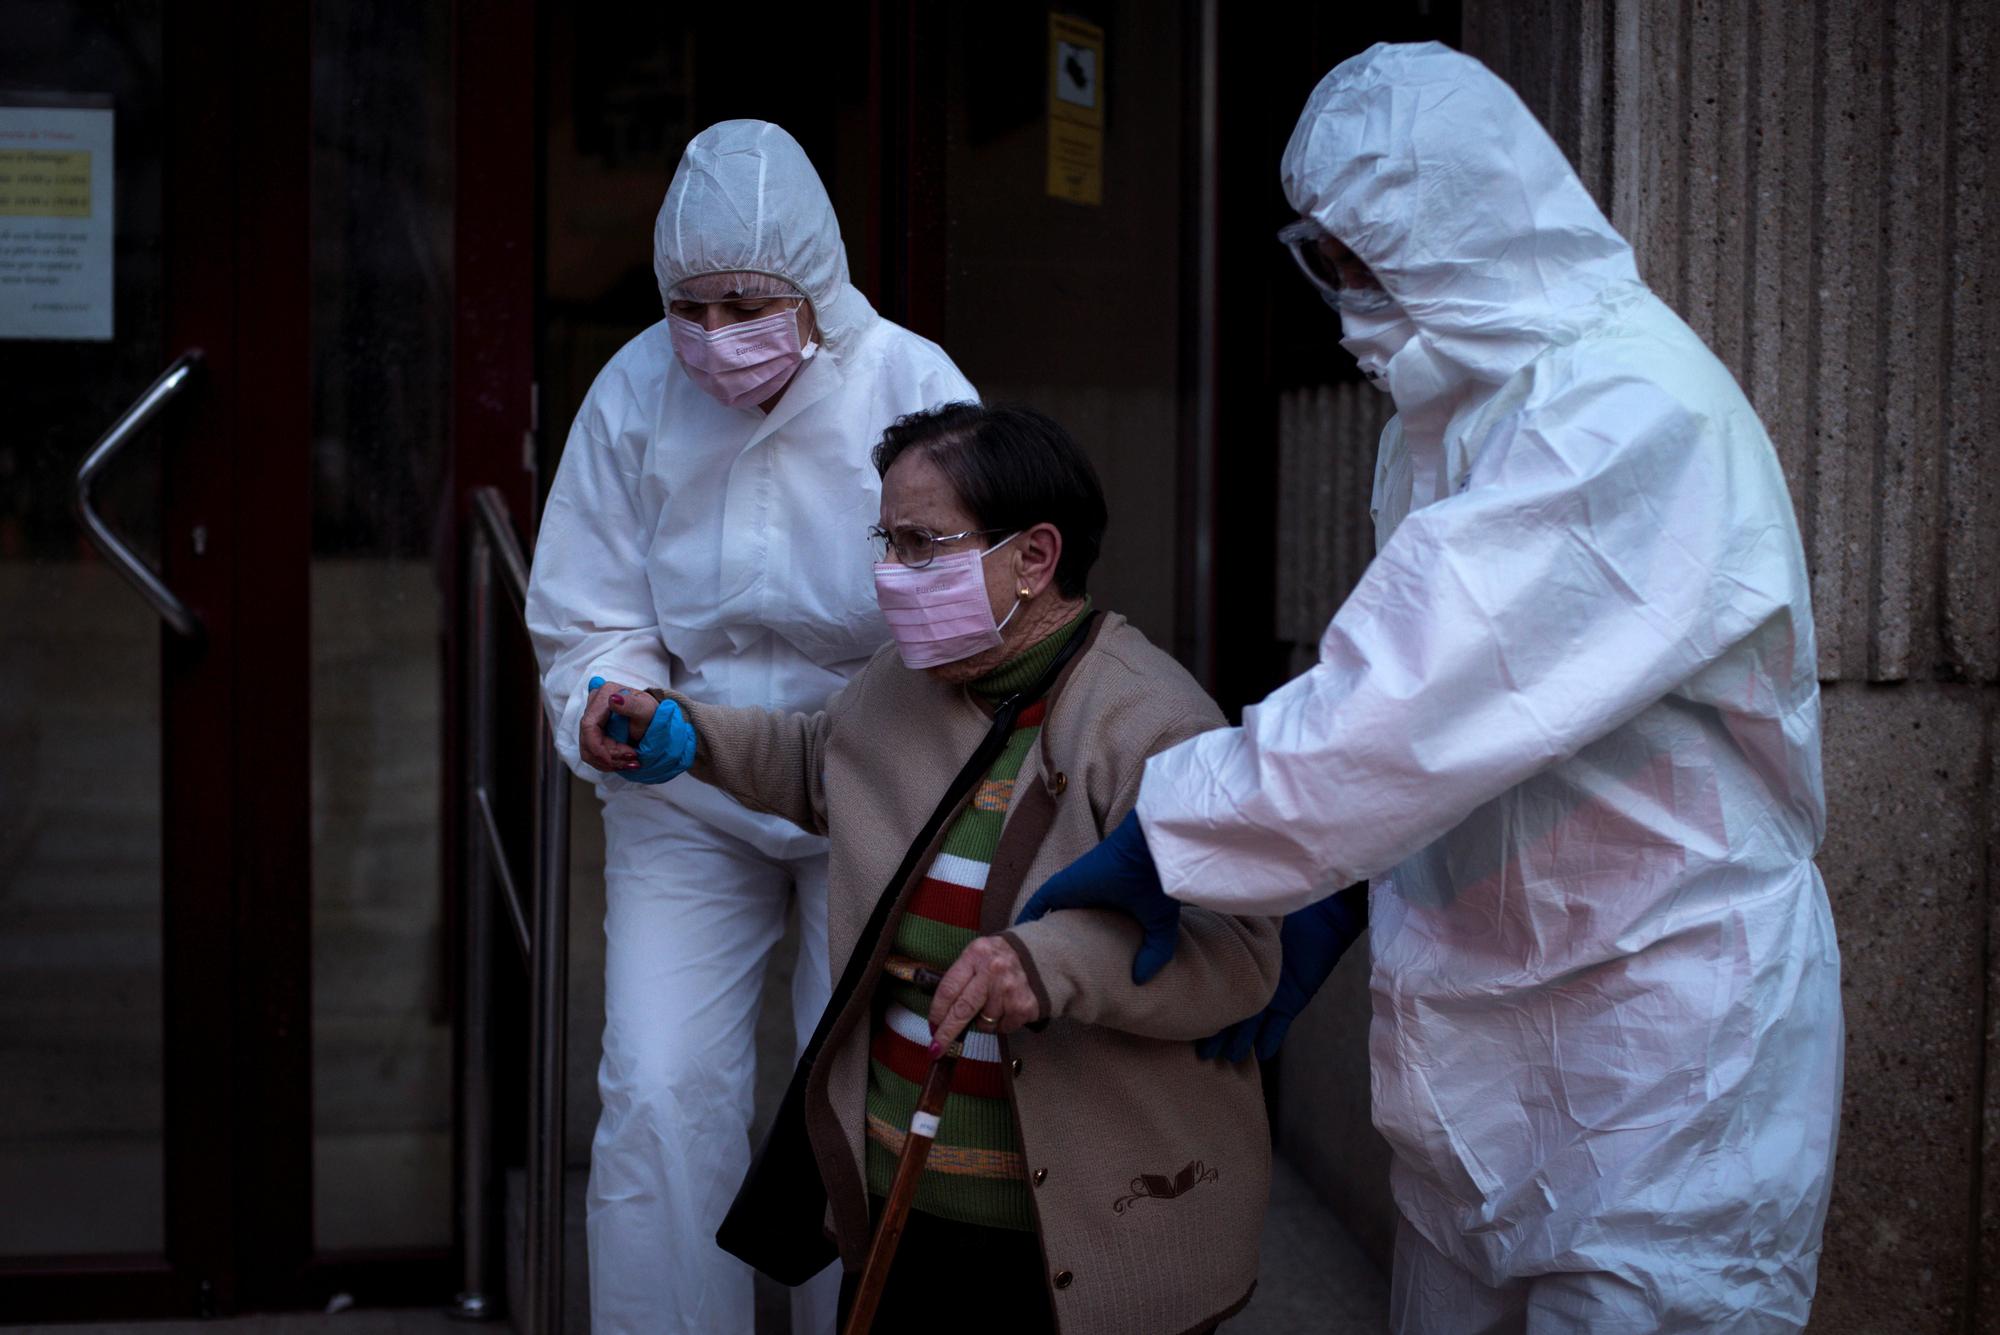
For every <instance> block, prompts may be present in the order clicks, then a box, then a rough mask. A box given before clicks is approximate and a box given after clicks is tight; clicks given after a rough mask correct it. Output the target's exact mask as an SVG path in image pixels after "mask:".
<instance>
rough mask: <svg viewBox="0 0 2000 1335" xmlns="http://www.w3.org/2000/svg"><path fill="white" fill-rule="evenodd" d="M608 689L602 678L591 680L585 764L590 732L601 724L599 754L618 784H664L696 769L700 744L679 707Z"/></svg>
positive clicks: (647, 695)
mask: <svg viewBox="0 0 2000 1335" xmlns="http://www.w3.org/2000/svg"><path fill="white" fill-rule="evenodd" d="M605 686H606V683H605V680H604V678H602V677H592V678H591V679H590V692H591V696H590V707H589V708H588V709H586V710H585V711H584V717H583V725H582V726H583V729H584V733H585V741H584V743H583V750H584V751H585V752H586V758H588V755H587V753H588V752H589V751H590V750H592V749H593V747H592V744H591V742H590V740H589V738H590V732H591V730H592V728H593V727H594V726H598V725H599V723H600V721H602V725H601V733H600V740H599V741H598V742H597V744H596V747H595V749H597V750H600V751H603V752H604V753H605V754H606V756H607V758H608V759H609V760H610V761H611V763H612V765H614V766H615V767H616V769H617V773H618V775H619V777H620V778H625V779H630V780H631V781H632V782H634V783H665V782H666V781H667V780H669V779H672V778H675V777H677V776H679V775H681V774H685V773H686V772H687V770H688V767H689V766H690V765H692V764H694V757H695V749H696V738H695V731H694V725H693V724H691V723H689V722H688V720H687V716H686V715H685V714H683V713H682V712H681V707H680V706H679V705H677V704H675V703H674V702H673V701H672V700H668V699H664V698H662V697H660V696H655V695H653V694H651V693H650V692H647V691H635V690H632V689H631V688H630V687H620V686H617V685H616V684H613V685H612V688H611V689H610V690H606V689H605Z"/></svg>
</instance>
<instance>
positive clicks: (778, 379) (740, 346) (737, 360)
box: [667, 309, 819, 408]
mask: <svg viewBox="0 0 2000 1335" xmlns="http://www.w3.org/2000/svg"><path fill="white" fill-rule="evenodd" d="M667 329H668V332H669V333H670V334H671V336H672V338H673V343H674V355H675V356H676V357H678V358H680V361H681V365H682V366H683V367H684V368H686V370H687V373H688V378H689V379H691V380H693V381H694V383H695V384H696V385H698V386H700V387H701V389H702V392H704V393H705V394H707V395H708V396H709V397H710V398H712V399H714V400H716V401H717V402H718V403H721V404H722V405H724V406H725V407H729V408H741V407H743V406H744V405H746V404H753V403H762V402H763V401H764V400H765V399H768V398H770V397H771V396H772V395H773V394H775V393H777V392H778V390H779V389H781V388H783V386H784V384H785V382H786V381H787V380H789V379H791V376H792V373H793V372H795V371H797V370H798V369H799V367H800V366H801V365H803V364H804V363H805V362H806V361H807V360H808V359H809V358H810V357H812V355H813V354H814V353H815V352H817V351H818V350H819V345H818V344H817V343H812V344H808V345H806V346H804V347H801V346H800V345H799V316H798V311H797V310H795V309H786V310H781V311H778V312H776V313H775V314H772V315H762V316H759V317H758V318H756V319H754V320H745V321H743V322H742V323H741V324H731V325H724V326H723V327H722V328H720V329H715V330H709V329H703V328H702V327H701V326H700V325H698V324H696V323H695V322H694V321H693V320H690V319H688V318H686V317H685V316H681V315H669V316H667Z"/></svg>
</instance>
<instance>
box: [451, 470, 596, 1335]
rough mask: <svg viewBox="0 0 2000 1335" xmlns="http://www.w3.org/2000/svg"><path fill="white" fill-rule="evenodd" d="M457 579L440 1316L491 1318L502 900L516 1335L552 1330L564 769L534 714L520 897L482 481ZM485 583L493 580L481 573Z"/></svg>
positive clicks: (495, 500) (559, 1207) (501, 566)
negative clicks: (520, 1251)
mask: <svg viewBox="0 0 2000 1335" xmlns="http://www.w3.org/2000/svg"><path fill="white" fill-rule="evenodd" d="M472 512H473V517H474V522H473V524H472V525H471V537H470V540H469V562H470V568H471V569H470V574H471V578H470V579H469V580H468V581H467V594H466V608H465V616H466V645H467V653H466V659H465V661H466V670H467V676H468V678H469V680H468V681H467V683H466V687H467V689H466V690H465V691H464V692H463V694H462V698H463V699H464V701H465V702H466V706H467V709H468V714H467V718H466V730H465V737H466V742H467V752H468V754H467V757H466V761H467V763H466V766H465V792H464V795H463V796H464V826H465V831H464V837H465V894H464V899H463V903H464V906H465V968H464V971H463V972H464V996H463V1005H462V1007H461V1009H460V1017H461V1022H460V1032H461V1040H460V1041H461V1043H462V1045H463V1046H462V1049H461V1054H460V1062H461V1076H460V1090H461V1098H462V1106H463V1114H462V1123H461V1127H460V1136H459V1228H460V1233H461V1236H462V1237H463V1239H464V1278H463V1283H464V1288H463V1290H462V1291H461V1292H460V1293H459V1295H458V1297H457V1299H456V1300H454V1302H453V1303H452V1308H451V1311H452V1315H454V1316H458V1317H463V1318H466V1319H468V1320H492V1319H494V1318H497V1317H499V1316H500V1315H501V1306H502V1305H501V1303H500V1301H499V1295H500V1293H501V1288H502V1285H501V1277H500V1275H499V1273H498V1271H497V1265H498V1262H499V1258H500V1255H501V1250H502V1246H503V1245H504V1244H503V1241H502V1240H503V1238H504V1222H503V1219H502V1198H501V1191H500V1181H499V1160H498V1158H497V1157H496V1155H495V1153H494V1150H495V1145H494V1138H493V1094H494V1064H495V1052H494V1040H495V1038H496V1034H495V1032H494V1028H493V1014H492V1012H493V981H494V980H493V955H494V950H493V936H494V930H495V924H494V917H495V914H494V900H495V899H496V898H497V899H499V901H500V902H501V903H502V904H504V905H505V907H506V909H507V914H508V918H509V919H510V924H511V926H512V927H513V935H514V939H515V943H516V944H517V945H518V946H519V947H520V948H521V953H522V956H523V959H524V961H525V963H526V965H527V969H528V1016H529V1037H528V1070H529V1076H528V1154H527V1159H528V1169H527V1211H526V1213H527V1229H526V1246H525V1248H524V1250H525V1252H526V1257H525V1261H526V1264H525V1266H524V1270H525V1274H526V1282H525V1285H524V1289H525V1292H524V1293H523V1294H522V1295H521V1302H520V1304H519V1315H520V1317H521V1321H520V1323H519V1324H520V1328H521V1331H522V1335H556V1332H558V1331H560V1330H561V1329H562V1308H563V1139H564V1137H563V1112H564V1104H563V1098H564V1092H565V1090H564V1079H563V1076H564V1061H565V1059H566V1057H565V1048H566V1045H567V1041H568V1032H567V1024H568V1009H569V1008H568V984H569V771H568V770H567V769H566V768H565V767H564V765H563V763H562V761H561V760H560V759H559V758H558V757H557V755H556V753H555V745H554V735H553V734H552V733H551V731H550V729H549V721H548V717H547V715H546V714H545V713H544V712H543V711H542V710H540V709H537V710H536V711H535V714H536V717H537V720H538V722H537V728H536V733H537V736H536V742H537V745H536V761H535V789H536V801H535V828H534V855H533V864H534V865H533V866H532V868H531V869H530V871H531V881H530V885H529V894H530V899H529V902H527V903H525V904H524V903H523V902H522V897H521V893H520V888H519V881H518V879H517V878H516V876H515V875H514V871H513V868H512V867H511V866H510V865H509V863H508V861H507V851H506V849H505V847H504V846H503V844H502V842H501V839H500V827H499V823H498V822H497V820H496V819H495V818H494V811H493V791H494V776H493V725H494V706H495V704H496V696H497V682H498V677H499V673H498V657H497V656H498V644H497V639H498V636H497V633H496V628H495V624H494V623H495V617H494V615H493V611H494V605H495V602H496V599H495V597H494V594H495V591H496V586H497V589H498V591H500V592H504V593H505V594H506V595H507V600H508V603H509V604H510V605H511V606H512V608H513V611H514V622H515V624H516V625H517V626H520V627H522V628H523V629H525V627H526V619H525V615H524V609H525V607H526V604H527V597H528V558H527V556H526V554H525V553H524V552H523V551H522V548H521V543H520V540H519V539H518V538H516V537H515V535H514V524H513V520H512V519H511V518H510V517H509V516H508V513H507V505H506V502H505V501H504V500H503V499H502V497H501V495H500V492H499V491H498V490H496V489H495V488H493V487H480V488H478V489H477V490H476V491H474V492H473V495H472ZM496 572H497V574H498V576H499V578H498V579H497V580H496V579H495V574H496Z"/></svg>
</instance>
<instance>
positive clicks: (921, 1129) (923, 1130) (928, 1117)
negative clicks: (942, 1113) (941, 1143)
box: [910, 1112, 938, 1140]
mask: <svg viewBox="0 0 2000 1335" xmlns="http://www.w3.org/2000/svg"><path fill="white" fill-rule="evenodd" d="M937 1133H938V1117H937V1114H936V1113H927V1112H920V1113H918V1114H916V1115H915V1116H914V1117H912V1118H910V1134H911V1135H913V1136H922V1137H923V1138H924V1139H925V1140H936V1139H937Z"/></svg>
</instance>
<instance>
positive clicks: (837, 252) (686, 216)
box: [653, 121, 877, 349]
mask: <svg viewBox="0 0 2000 1335" xmlns="http://www.w3.org/2000/svg"><path fill="white" fill-rule="evenodd" d="M742 271H748V272H751V273H763V274H773V275H775V276H777V277H779V278H782V279H784V280H786V281H787V282H789V283H791V284H792V285H793V286H794V287H796V288H798V289H799V290H800V291H801V292H803V293H805V294H806V298H807V300H809V301H810V302H812V308H813V317H814V319H815V320H817V321H818V323H819V334H820V338H821V339H822V340H823V341H824V342H825V343H826V345H827V347H828V348H830V349H837V348H839V347H840V346H841V344H842V343H843V342H846V341H848V340H850V339H852V338H854V337H855V336H857V335H859V334H861V333H862V332H864V331H865V330H866V329H867V328H868V326H869V325H871V324H873V323H874V322H875V320H876V318H877V317H876V314H875V309H874V307H872V306H870V305H869V304H868V299H867V298H866V297H864V296H862V295H861V293H860V292H859V291H858V290H856V289H855V287H854V286H853V285H852V284H851V283H849V282H848V281H847V247H846V246H845V245H843V244H842V243H841V240H840V220H839V219H838V218H836V217H835V216H834V212H833V201H832V200H831V199H829V198H828V197H827V193H826V187H825V186H824V185H822V184H821V183H820V179H819V173H818V172H816V171H814V170H813V165H812V161H811V159H809V158H808V157H806V151H805V150H804V149H803V148H800V147H799V142H798V140H796V139H794V138H792V137H791V135H789V134H787V133H785V131H784V130H782V129H780V128H779V127H777V126H775V125H773V124H771V123H770V122H769V121H719V122H717V123H716V124H714V125H711V126H709V127H708V128H707V129H706V130H703V131H702V132H701V133H700V134H698V135H696V136H695V137H694V139H693V140H692V141H691V142H690V143H689V144H688V146H687V151H686V152H685V153H683V154H681V163H680V166H679V167H678V168H677V169H676V170H675V172H674V179H673V182H672V184H670V185H669V186H668V187H667V198H666V202H665V203H663V204H661V205H660V216H659V219H658V221H657V222H655V223H654V225H653V272H654V274H655V275H656V276H657V277H658V278H659V280H660V299H661V301H662V302H664V301H665V300H666V299H667V293H668V291H669V290H670V289H671V288H672V287H673V286H674V285H675V284H676V283H679V282H682V281H684V280H686V279H689V278H694V277H698V276H700V275H702V274H711V273H734V272H742Z"/></svg>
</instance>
